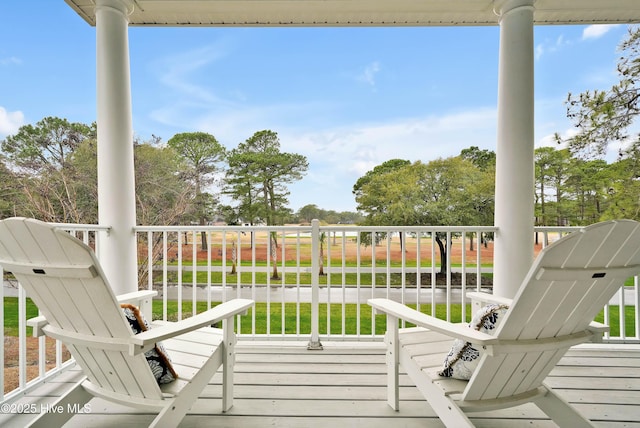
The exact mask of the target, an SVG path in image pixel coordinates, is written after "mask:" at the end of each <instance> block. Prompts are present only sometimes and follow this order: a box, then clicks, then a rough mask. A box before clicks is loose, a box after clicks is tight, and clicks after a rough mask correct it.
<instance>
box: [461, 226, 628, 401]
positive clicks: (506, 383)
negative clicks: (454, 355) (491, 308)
mask: <svg viewBox="0 0 640 428" xmlns="http://www.w3.org/2000/svg"><path fill="white" fill-rule="evenodd" d="M638 270H640V227H639V224H638V223H637V222H634V221H625V220H619V221H616V222H606V223H599V224H595V225H593V226H591V227H588V228H585V229H583V230H581V231H579V232H576V233H572V234H570V235H567V236H565V237H563V238H562V239H561V240H559V241H557V242H556V243H554V244H552V245H550V246H548V247H546V248H544V249H543V250H542V251H541V253H540V254H539V255H538V257H537V259H536V261H535V263H534V265H533V266H532V268H531V269H530V270H529V273H528V275H527V277H526V278H525V280H524V282H523V285H522V286H521V287H520V289H519V291H518V292H517V294H516V296H515V297H514V299H513V302H512V303H511V305H510V310H509V311H508V312H507V314H506V315H505V317H504V320H503V321H502V323H501V324H500V325H499V326H498V328H497V330H496V332H495V334H494V335H495V336H496V337H497V338H498V339H500V340H501V341H507V340H509V341H523V340H537V341H538V342H541V341H543V340H544V339H546V340H547V343H548V344H549V348H550V349H546V350H543V349H542V346H540V348H541V350H532V351H529V352H526V353H513V354H510V353H505V354H501V355H499V356H494V357H490V356H485V357H484V358H483V359H482V360H481V361H480V363H479V365H478V368H477V369H476V371H475V373H474V378H472V379H471V380H470V382H469V383H468V385H467V388H466V389H465V391H464V394H463V395H462V399H463V400H487V399H496V398H501V397H510V396H513V395H517V394H522V393H525V392H527V391H531V390H534V389H536V388H538V387H539V386H540V385H541V383H542V381H543V380H544V378H546V377H547V375H548V374H549V372H550V371H551V369H552V368H553V367H555V365H556V364H557V363H558V361H559V360H560V358H562V356H563V355H564V354H565V352H566V351H567V350H568V349H569V347H570V346H571V345H572V343H571V342H567V343H566V344H563V342H562V341H560V340H557V341H556V340H555V339H556V338H563V337H568V336H570V335H580V334H582V333H584V332H585V331H586V330H587V328H588V327H589V324H590V323H591V322H592V321H593V319H594V318H595V316H596V315H597V314H598V312H599V311H600V310H601V309H602V308H603V307H604V305H605V304H606V303H608V301H609V300H610V299H611V297H612V296H613V295H614V294H615V293H616V291H617V290H618V289H619V288H620V286H621V285H622V284H623V283H624V281H625V279H627V278H629V277H630V276H633V275H634V274H635V273H637V272H638ZM554 344H557V345H558V346H559V347H557V348H554V346H555V345H554ZM505 373H509V374H510V375H506V374H505Z"/></svg>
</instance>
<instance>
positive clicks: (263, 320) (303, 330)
mask: <svg viewBox="0 0 640 428" xmlns="http://www.w3.org/2000/svg"><path fill="white" fill-rule="evenodd" d="M216 304H217V303H214V306H215V305H216ZM296 307H297V306H296V304H295V303H286V304H285V305H284V323H285V326H286V328H285V333H287V334H295V333H297V330H298V331H299V332H300V334H303V335H304V334H310V332H311V305H310V304H308V303H301V304H300V310H299V312H300V313H299V315H297V314H296V312H297V309H296ZM206 308H207V304H206V302H198V303H197V307H196V310H197V312H198V313H200V312H202V311H204V310H206ZM420 309H421V311H422V312H425V313H428V314H431V305H421V307H420ZM282 310H283V307H282V304H281V303H272V304H271V307H270V312H271V315H270V323H269V326H270V332H271V334H280V333H281V331H282ZM342 310H343V308H342V305H340V304H331V311H330V314H329V317H330V321H331V334H334V335H336V334H342V329H343V326H342ZM344 310H345V319H346V321H345V325H344V330H345V334H348V335H353V334H358V312H357V311H358V307H357V306H356V305H355V304H347V305H345V308H344ZM359 310H360V314H359V315H360V316H359V319H360V325H359V327H360V331H359V333H360V334H362V335H368V334H371V329H372V325H371V308H370V307H369V306H368V305H360V308H359ZM461 310H462V306H461V305H451V318H452V321H453V322H460V319H461ZM254 311H255V319H256V325H255V333H256V334H265V333H267V304H266V303H256V305H255V308H254V309H252V310H251V311H250V312H249V314H247V315H245V316H244V317H242V319H241V328H242V333H244V334H249V333H252V331H251V320H252V318H253V316H254V315H253V312H254ZM445 311H446V308H445V305H443V304H439V305H436V316H437V317H438V318H441V319H445V318H446V312H445ZM470 311H471V309H470V306H469V305H467V320H468V319H469V318H470ZM167 312H168V314H169V319H170V320H175V319H177V313H178V304H177V302H175V301H170V302H169V303H168V307H167ZM182 313H183V317H188V316H190V315H191V313H192V303H191V301H184V302H183V303H182ZM37 315H38V311H37V309H36V307H35V305H34V304H33V302H31V300H30V299H27V318H31V317H35V316H37ZM298 316H299V326H298V320H297V318H298ZM153 318H154V319H158V318H162V301H159V300H156V301H154V302H153ZM634 320H635V309H634V308H633V307H627V309H626V311H625V323H626V335H627V336H631V337H632V336H635V327H634V325H635V324H634ZM596 321H598V322H603V321H604V314H603V312H600V314H599V315H598V316H597V317H596ZM4 322H5V325H4V332H5V334H6V335H9V336H17V335H18V298H17V297H5V298H4ZM610 323H611V324H610V326H611V334H612V335H613V336H618V335H619V332H620V322H619V307H618V306H610ZM319 325H320V334H321V335H326V334H327V305H326V304H321V305H320V323H319ZM375 329H376V334H384V330H385V317H384V315H377V316H376V320H375ZM27 334H31V329H30V328H28V329H27Z"/></svg>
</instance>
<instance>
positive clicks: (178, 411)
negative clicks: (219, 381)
mask: <svg viewBox="0 0 640 428" xmlns="http://www.w3.org/2000/svg"><path fill="white" fill-rule="evenodd" d="M223 352H224V346H221V347H219V348H218V349H216V351H215V352H214V353H213V355H212V356H211V357H210V358H209V359H208V360H207V362H206V363H204V365H203V366H202V367H201V368H200V370H199V371H198V373H197V374H196V375H195V376H194V377H193V379H191V381H190V382H189V383H188V384H187V385H185V386H184V388H182V390H181V391H180V393H179V394H178V396H176V397H175V398H173V399H170V400H167V405H166V406H165V407H164V408H163V409H162V410H161V411H160V413H159V414H158V416H156V418H155V419H154V420H153V422H152V423H151V425H149V426H150V427H176V426H178V424H179V423H180V421H182V419H183V418H184V416H185V415H186V414H187V412H188V411H189V409H190V408H191V406H193V404H194V403H195V402H196V400H197V399H198V397H199V396H200V393H201V392H202V390H203V389H204V387H205V386H207V384H208V383H209V381H210V380H211V378H212V377H213V375H214V374H215V373H216V371H217V370H218V367H220V365H221V364H222V353H223Z"/></svg>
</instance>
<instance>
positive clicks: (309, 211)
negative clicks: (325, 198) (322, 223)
mask: <svg viewBox="0 0 640 428" xmlns="http://www.w3.org/2000/svg"><path fill="white" fill-rule="evenodd" d="M298 217H299V218H300V220H304V221H305V222H307V223H311V220H313V219H316V218H317V219H320V209H319V208H318V206H317V205H315V204H308V205H305V206H304V207H302V208H300V209H299V210H298Z"/></svg>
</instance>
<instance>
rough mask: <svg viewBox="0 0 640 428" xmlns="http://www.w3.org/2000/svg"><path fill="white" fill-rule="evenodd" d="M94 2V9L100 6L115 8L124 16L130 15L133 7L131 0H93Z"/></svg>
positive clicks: (100, 7)
mask: <svg viewBox="0 0 640 428" xmlns="http://www.w3.org/2000/svg"><path fill="white" fill-rule="evenodd" d="M95 4H96V6H95V9H96V11H97V10H99V9H102V8H108V9H115V10H117V11H118V12H121V13H123V14H124V15H125V16H129V15H131V14H132V13H133V9H134V8H135V4H134V2H133V0H95Z"/></svg>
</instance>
